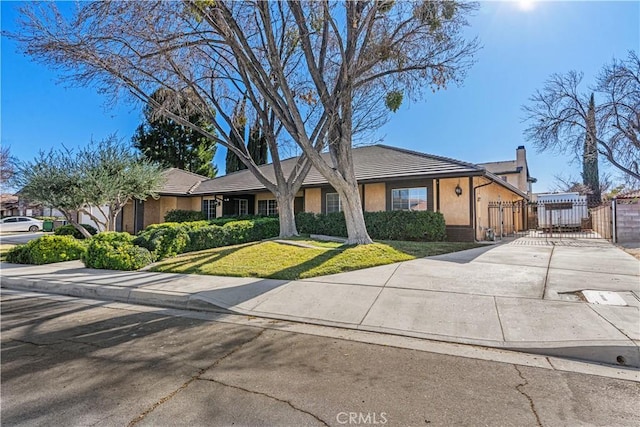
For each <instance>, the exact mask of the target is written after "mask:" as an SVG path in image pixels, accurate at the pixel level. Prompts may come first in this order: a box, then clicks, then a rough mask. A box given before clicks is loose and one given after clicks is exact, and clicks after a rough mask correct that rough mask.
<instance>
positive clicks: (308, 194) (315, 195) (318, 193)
mask: <svg viewBox="0 0 640 427" xmlns="http://www.w3.org/2000/svg"><path fill="white" fill-rule="evenodd" d="M304 211H305V212H313V213H321V212H322V190H320V189H319V188H307V189H305V190H304Z"/></svg>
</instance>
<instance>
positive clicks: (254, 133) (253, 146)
mask: <svg viewBox="0 0 640 427" xmlns="http://www.w3.org/2000/svg"><path fill="white" fill-rule="evenodd" d="M246 121H247V120H246V115H245V105H244V102H243V103H242V104H240V105H239V106H237V107H236V108H235V109H234V112H233V122H234V124H235V128H236V131H237V132H238V134H239V135H240V138H241V139H240V140H237V138H236V137H234V135H233V134H232V133H230V134H229V139H230V140H231V141H233V143H234V144H235V145H236V146H237V147H239V146H240V145H241V144H245V145H246V146H247V151H248V152H249V155H250V156H251V158H252V159H253V161H254V162H255V164H256V165H264V164H266V163H267V160H268V156H267V151H268V146H267V140H266V138H265V136H264V134H263V133H262V130H261V128H260V125H259V124H258V120H257V119H256V121H255V122H254V123H253V124H252V125H251V128H250V131H249V135H248V139H247V135H246V133H247V132H246V127H247V125H246ZM245 140H246V141H245ZM225 164H226V173H227V174H229V173H231V172H236V171H239V170H243V169H247V166H245V164H244V163H242V161H241V160H240V159H239V158H238V156H237V155H236V154H235V153H233V152H232V151H231V150H227V157H226V159H225Z"/></svg>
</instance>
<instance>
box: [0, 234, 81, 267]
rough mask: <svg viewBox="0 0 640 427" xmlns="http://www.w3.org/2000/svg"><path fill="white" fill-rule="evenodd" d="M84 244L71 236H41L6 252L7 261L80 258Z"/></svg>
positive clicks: (40, 262) (18, 262)
mask: <svg viewBox="0 0 640 427" xmlns="http://www.w3.org/2000/svg"><path fill="white" fill-rule="evenodd" d="M85 250H86V249H85V245H84V244H83V243H82V242H80V241H78V240H77V239H74V238H73V237H71V236H42V237H39V238H37V239H34V240H31V241H30V242H29V243H27V244H25V245H20V246H16V247H15V248H12V249H11V250H10V251H9V252H7V257H6V260H7V262H12V263H16V264H38V265H40V264H51V263H54V262H63V261H72V260H76V259H80V258H81V257H82V256H83V254H84V253H85Z"/></svg>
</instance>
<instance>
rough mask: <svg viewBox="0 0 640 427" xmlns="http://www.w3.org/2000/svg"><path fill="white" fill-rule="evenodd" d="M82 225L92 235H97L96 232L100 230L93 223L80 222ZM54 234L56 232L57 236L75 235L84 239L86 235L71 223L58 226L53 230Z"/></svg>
mask: <svg viewBox="0 0 640 427" xmlns="http://www.w3.org/2000/svg"><path fill="white" fill-rule="evenodd" d="M80 225H81V226H82V228H84V229H85V230H87V231H88V232H89V234H91V235H92V236H95V235H96V233H97V232H98V230H97V229H96V228H95V227H94V226H93V225H89V224H80ZM53 234H55V235H56V236H73V237H75V238H76V239H84V236H83V235H82V233H80V231H78V229H77V228H75V227H74V226H73V225H71V224H67V225H63V226H62V227H58V228H56V229H55V230H53Z"/></svg>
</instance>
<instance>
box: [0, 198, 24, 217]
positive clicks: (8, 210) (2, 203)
mask: <svg viewBox="0 0 640 427" xmlns="http://www.w3.org/2000/svg"><path fill="white" fill-rule="evenodd" d="M16 215H20V204H19V201H18V196H16V195H13V194H0V218H4V217H7V216H16Z"/></svg>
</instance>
